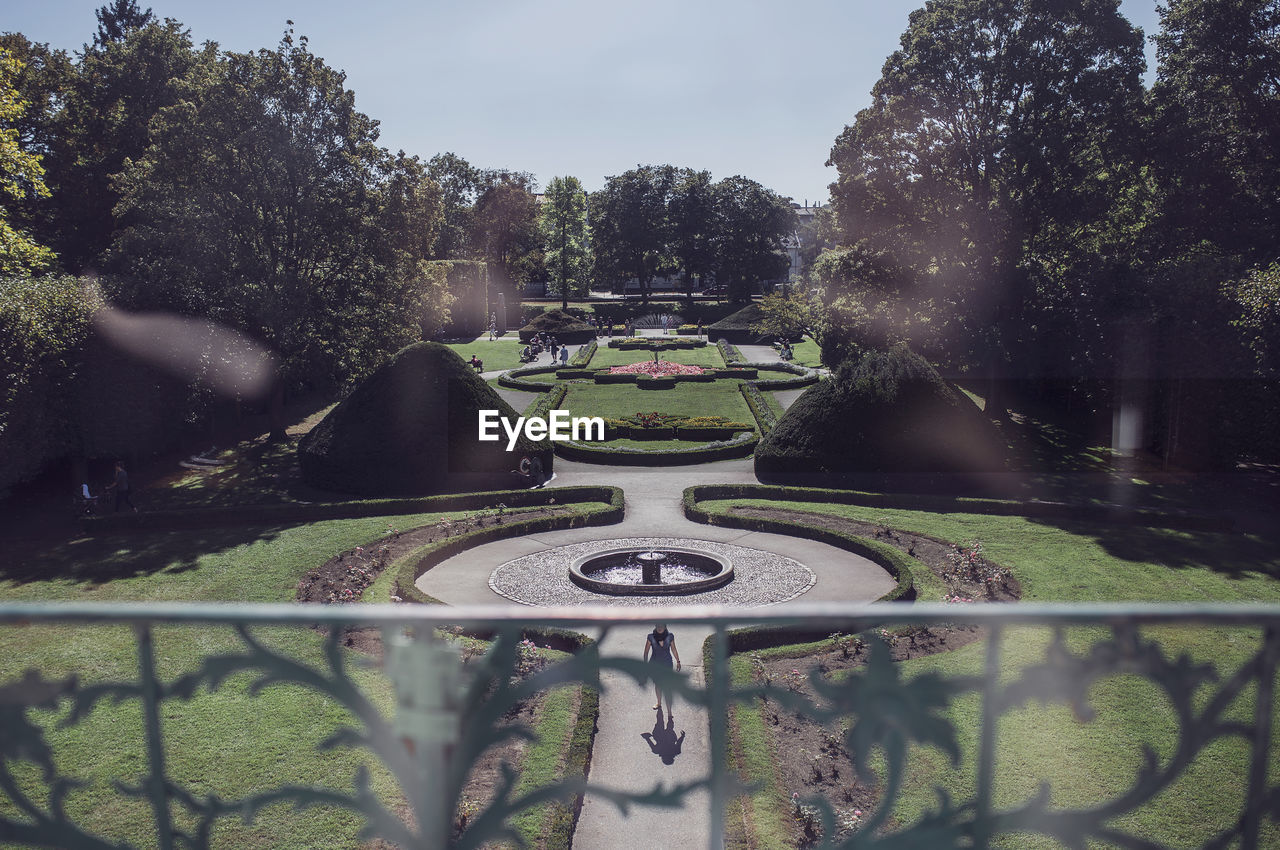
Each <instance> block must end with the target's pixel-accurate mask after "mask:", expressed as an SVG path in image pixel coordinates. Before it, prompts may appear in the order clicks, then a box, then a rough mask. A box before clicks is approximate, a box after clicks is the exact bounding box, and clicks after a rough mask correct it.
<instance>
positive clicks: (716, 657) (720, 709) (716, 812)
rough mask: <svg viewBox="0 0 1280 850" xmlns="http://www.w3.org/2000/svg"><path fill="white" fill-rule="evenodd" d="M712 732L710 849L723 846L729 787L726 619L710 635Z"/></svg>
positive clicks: (709, 704) (719, 849)
mask: <svg viewBox="0 0 1280 850" xmlns="http://www.w3.org/2000/svg"><path fill="white" fill-rule="evenodd" d="M707 697H708V699H707V714H708V717H707V719H708V720H709V721H710V727H711V729H710V732H711V834H710V835H709V836H708V838H707V841H708V843H707V846H708V847H709V848H710V850H723V848H724V811H725V806H726V805H728V802H729V800H728V796H729V795H728V790H729V728H728V727H729V636H728V634H727V633H726V632H725V627H724V623H723V622H717V623H716V624H715V631H714V632H712V635H711V681H710V683H709V684H708V688H707Z"/></svg>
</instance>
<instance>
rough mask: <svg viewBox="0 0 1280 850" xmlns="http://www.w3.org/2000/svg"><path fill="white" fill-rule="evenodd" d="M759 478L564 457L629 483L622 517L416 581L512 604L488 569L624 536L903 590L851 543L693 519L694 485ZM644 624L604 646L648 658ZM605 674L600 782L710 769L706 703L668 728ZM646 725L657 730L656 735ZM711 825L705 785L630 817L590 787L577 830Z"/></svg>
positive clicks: (678, 779) (595, 764)
mask: <svg viewBox="0 0 1280 850" xmlns="http://www.w3.org/2000/svg"><path fill="white" fill-rule="evenodd" d="M754 481H755V475H754V473H753V471H752V461H751V460H750V459H749V458H747V459H743V460H731V461H721V462H719V463H709V464H701V465H697V466H683V467H669V468H663V469H650V468H643V467H620V466H600V465H595V464H585V463H575V462H572V461H565V460H562V459H557V460H556V478H555V480H554V481H553V482H552V486H572V485H576V484H611V485H614V486H618V487H621V488H622V489H623V493H624V494H625V499H626V514H625V518H624V519H623V521H622V522H621V523H619V524H617V525H611V526H605V527H603V528H580V529H569V530H565V531H555V532H548V533H545V534H533V535H527V536H525V537H517V538H512V539H509V540H500V541H496V542H494V543H489V544H486V545H483V546H478V547H475V548H473V549H469V550H467V551H466V552H463V553H460V554H459V555H456V556H455V557H453V558H450V559H448V560H446V561H444V562H443V563H441V564H440V565H438V566H436V567H435V568H433V569H431V570H430V571H429V572H427V573H426V574H425V575H423V577H422V578H421V579H419V581H418V587H419V588H420V589H422V590H423V591H425V592H427V593H429V594H431V595H432V596H434V597H436V598H438V599H441V600H443V601H445V602H450V603H454V604H465V603H489V604H494V603H497V604H503V603H506V602H507V601H506V600H504V599H503V598H502V597H500V596H498V595H497V594H495V593H494V592H493V591H491V590H490V589H489V586H488V583H487V582H488V577H489V574H490V573H491V572H492V571H493V569H494V568H496V567H497V566H498V565H499V564H503V563H505V562H507V561H509V560H512V559H514V558H517V557H521V556H523V555H527V554H530V553H531V552H536V551H539V550H542V549H546V548H550V547H555V546H563V545H568V544H571V543H580V542H583V541H587V540H602V539H610V538H616V537H688V538H693V539H699V540H713V541H721V542H726V543H729V542H731V543H734V544H735V545H739V546H747V547H750V548H754V549H763V550H766V551H770V552H776V553H778V554H781V555H786V556H787V557H790V558H794V559H795V560H797V561H800V562H801V563H803V564H805V565H806V566H808V567H809V568H810V569H811V570H813V572H814V574H815V575H816V577H817V582H816V584H815V585H814V587H813V589H812V590H810V591H809V592H808V593H807V594H805V595H804V596H802V597H800V598H801V599H810V600H811V599H814V598H819V599H824V600H850V601H868V600H872V599H876V598H878V597H880V596H881V595H883V594H884V593H886V592H888V591H889V590H890V589H891V588H892V587H893V579H892V578H890V577H889V575H888V574H887V573H885V571H884V570H882V569H881V568H880V567H878V566H876V565H875V564H873V563H871V562H870V561H867V560H866V559H863V558H859V557H857V556H855V555H852V554H850V553H849V552H845V551H844V550H842V549H836V548H834V547H831V546H827V545H825V544H822V543H816V542H814V541H810V540H801V539H799V538H794V537H786V536H784V535H778V534H766V533H763V532H752V531H742V530H740V529H732V528H722V527H718V526H707V525H701V524H698V523H694V522H691V521H690V520H688V519H686V518H685V516H684V513H683V510H682V508H681V496H682V494H683V492H684V489H685V488H686V487H688V486H690V485H692V484H712V483H735V482H737V483H753V482H754ZM507 604H510V603H507ZM602 604H607V603H602ZM783 604H786V603H783ZM660 610H661V607H660V606H655V615H657V613H658V611H660ZM673 631H676V630H675V629H673ZM646 632H647V629H646V628H639V627H631V628H620V629H615V630H611V631H610V632H609V634H608V635H607V636H606V637H605V639H604V641H603V644H602V648H603V649H604V650H605V652H606V654H611V655H612V654H617V655H635V656H637V657H638V656H640V655H641V654H642V652H643V649H644V635H645V633H646ZM709 634H710V631H709V630H708V629H705V628H688V627H685V628H682V629H680V630H679V631H678V634H677V646H678V648H679V651H680V656H681V659H682V661H684V669H685V671H686V672H687V673H689V675H690V676H691V678H692V679H693V681H694V682H695V683H698V684H701V682H702V681H703V675H704V671H703V670H702V666H701V665H702V644H703V642H704V641H705V640H706V638H707V636H708V635H709ZM602 683H603V686H604V688H603V691H602V693H601V700H600V720H599V724H598V731H597V734H596V739H595V745H594V748H593V751H592V760H591V773H590V780H591V781H592V782H593V783H595V784H599V785H602V786H606V787H610V788H618V789H625V790H630V791H648V790H651V789H653V787H654V786H655V784H657V783H659V782H661V783H663V784H665V785H667V786H670V785H671V784H673V783H692V782H696V781H698V780H699V779H702V778H704V777H705V776H707V774H708V772H709V768H710V752H709V746H710V743H709V740H708V733H707V719H706V714H705V711H704V710H702V709H697V708H694V707H692V706H688V705H683V704H681V703H679V702H678V701H677V703H676V705H675V706H674V712H673V713H674V722H673V724H672V725H671V726H670V727H669V728H668V726H667V721H668V720H670V718H666V717H664V718H663V726H662V727H660V728H659V727H657V726H656V723H657V713H656V712H655V711H653V710H652V708H651V706H652V705H653V691H652V689H651V688H649V687H644V688H639V687H637V686H636V685H635V683H634V682H632V681H631V680H630V679H626V678H623V677H619V676H616V675H605V676H603V677H602ZM645 733H648V736H649V737H647V738H646V737H645ZM682 734H683V737H681V736H682ZM677 748H678V751H677ZM655 749H656V752H655ZM668 761H669V762H670V763H667V762H668ZM709 829H710V817H709V797H708V796H707V795H706V794H704V793H699V794H695V795H691V796H689V797H688V798H686V800H685V804H684V806H683V807H682V808H680V809H677V810H669V809H658V808H653V807H632V808H631V809H630V811H629V812H628V814H627V815H623V814H621V813H620V812H619V811H618V810H617V809H616V808H615V807H614V806H613V805H612V804H611V803H608V802H606V801H604V800H601V799H600V798H598V797H593V796H588V797H587V799H586V801H585V802H584V805H583V808H582V814H581V817H580V819H579V822H578V828H577V831H576V832H575V835H574V847H575V848H576V850H613V848H618V847H645V846H649V845H652V844H654V843H666V844H687V845H690V846H693V847H699V846H702V845H703V844H704V843H705V841H706V836H707V833H708V830H709Z"/></svg>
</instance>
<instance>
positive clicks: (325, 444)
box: [298, 342, 552, 496]
mask: <svg viewBox="0 0 1280 850" xmlns="http://www.w3.org/2000/svg"><path fill="white" fill-rule="evenodd" d="M486 409H487V410H497V411H498V415H499V416H505V417H508V418H509V419H510V420H511V421H512V422H514V421H515V419H516V417H517V416H518V414H517V413H516V412H515V411H514V410H513V409H512V408H511V405H509V404H507V403H506V402H505V401H503V400H502V398H501V397H500V396H499V395H498V394H497V393H496V392H494V390H493V388H492V387H490V386H489V385H488V384H486V383H485V382H484V380H483V379H481V378H480V376H479V375H477V374H476V373H475V370H474V369H472V368H471V367H470V366H469V365H467V363H466V362H464V361H463V359H462V358H461V357H459V356H458V355H457V354H455V353H454V352H452V351H451V350H449V349H448V348H446V347H445V346H443V345H440V344H439V343H435V342H420V343H417V344H415V345H411V346H409V347H408V348H404V349H402V350H401V351H399V352H398V353H397V354H396V355H395V356H394V357H392V358H391V360H390V361H388V362H387V363H385V364H384V365H383V366H382V367H381V368H379V369H378V370H377V371H375V372H374V373H373V374H372V375H370V376H369V377H368V378H366V379H365V380H364V381H363V382H362V383H361V384H360V385H359V386H357V387H356V389H355V390H354V391H353V392H352V393H351V395H349V396H348V397H347V398H346V399H344V400H343V401H342V402H341V403H340V404H338V405H337V406H336V407H334V408H333V410H331V411H329V413H328V415H326V416H325V417H324V419H322V420H321V421H320V423H319V424H318V425H316V427H315V428H313V429H312V430H311V432H310V433H309V434H307V435H306V436H305V437H303V439H302V440H301V442H299V444H298V460H299V462H300V464H301V467H302V476H303V478H304V479H305V480H306V481H307V483H309V484H311V485H313V486H315V487H321V488H324V489H327V490H339V491H342V492H349V493H360V494H363V495H370V496H399V495H416V494H426V493H439V492H458V491H468V490H471V491H475V490H487V489H505V488H510V487H520V486H526V485H527V483H528V482H527V479H525V478H524V477H523V476H520V475H517V474H514V473H513V470H515V469H517V468H518V466H519V463H520V459H521V458H522V457H526V456H528V457H532V456H534V455H536V456H538V457H540V458H541V459H542V464H543V468H544V470H545V472H546V473H547V474H550V471H551V464H552V452H551V450H550V444H549V443H546V442H542V443H535V442H533V441H531V440H528V439H526V438H524V437H521V438H520V440H519V442H518V443H517V445H516V446H515V448H514V449H513V450H512V451H510V452H508V451H507V450H506V448H507V439H506V436H505V434H504V435H503V436H502V439H500V440H498V441H497V442H481V441H480V439H479V427H478V423H479V411H480V410H486Z"/></svg>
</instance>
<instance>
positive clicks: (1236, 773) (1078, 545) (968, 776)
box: [703, 501, 1280, 849]
mask: <svg viewBox="0 0 1280 850" xmlns="http://www.w3.org/2000/svg"><path fill="white" fill-rule="evenodd" d="M703 504H704V506H706V507H727V506H728V505H730V504H777V503H765V502H755V503H751V502H741V501H734V502H708V503H703ZM787 506H788V507H795V508H799V509H802V510H811V511H815V512H822V513H833V514H837V515H840V516H847V517H852V518H857V519H861V520H864V521H873V522H881V521H883V522H887V523H888V524H889V525H890V526H892V527H894V528H898V529H902V530H906V531H914V532H918V533H922V534H928V535H930V536H934V537H938V538H941V539H944V540H951V541H969V540H973V539H980V540H981V541H982V543H983V546H984V550H985V554H986V556H987V557H989V558H990V559H991V560H992V561H995V562H997V563H1000V564H1003V565H1004V566H1007V567H1010V568H1011V569H1012V570H1013V571H1014V573H1015V575H1016V576H1017V577H1018V579H1019V580H1020V581H1021V582H1022V586H1023V590H1024V599H1026V600H1028V601H1063V602H1087V601H1118V600H1131V601H1142V602H1156V601H1175V602H1203V601H1222V602H1245V601H1261V602H1277V601H1280V582H1277V581H1276V578H1277V577H1278V576H1280V539H1277V538H1276V537H1275V536H1272V537H1261V536H1256V535H1242V534H1213V533H1206V532H1185V531H1173V530H1167V529H1149V528H1130V527H1122V526H1101V525H1089V524H1082V523H1068V522H1056V521H1055V522H1047V521H1043V520H1040V521H1035V520H1031V519H1026V518H1021V517H992V516H977V515H968V514H946V515H937V514H927V513H921V512H914V511H894V510H883V509H877V508H862V507H856V506H839V505H824V504H816V503H787ZM1145 633H1146V634H1148V635H1151V636H1155V637H1158V638H1159V640H1160V641H1161V643H1162V645H1163V649H1164V652H1165V654H1166V655H1168V656H1170V657H1173V656H1176V655H1178V654H1180V653H1184V652H1185V653H1186V654H1187V655H1188V656H1189V657H1190V658H1192V659H1194V660H1195V661H1198V662H1212V663H1214V664H1216V665H1218V669H1219V671H1220V672H1223V673H1229V672H1230V671H1232V670H1234V669H1236V668H1238V667H1239V666H1240V665H1241V664H1243V663H1245V662H1246V661H1247V660H1248V659H1249V657H1250V656H1251V654H1252V652H1253V651H1255V650H1256V648H1257V644H1258V640H1257V634H1256V633H1255V632H1250V631H1247V630H1233V629H1207V628H1183V629H1174V628H1161V629H1149V630H1147V631H1146V632H1145ZM1104 636H1105V635H1104V633H1103V632H1102V631H1101V630H1098V629H1077V630H1073V631H1071V632H1069V633H1068V645H1069V646H1070V647H1071V648H1072V649H1073V650H1074V651H1076V652H1083V651H1085V650H1086V648H1087V647H1088V646H1089V645H1090V644H1091V643H1092V642H1093V641H1095V640H1098V639H1100V638H1102V637H1104ZM1048 638H1049V636H1048V635H1047V634H1046V633H1045V631H1044V630H1043V629H1034V628H1016V629H1010V630H1009V631H1008V632H1007V634H1006V637H1005V639H1004V641H1003V642H1002V668H1003V670H1004V671H1005V674H1006V676H1012V675H1013V674H1014V673H1015V672H1016V671H1017V670H1019V669H1020V668H1023V667H1025V666H1027V665H1029V664H1032V663H1036V662H1038V661H1040V660H1042V659H1043V654H1044V649H1045V646H1046V645H1047V642H1048ZM983 661H984V648H983V646H982V645H981V644H972V645H970V646H968V647H965V648H963V649H961V650H959V651H956V652H951V653H944V654H940V655H935V656H931V657H927V658H922V659H918V660H916V661H911V662H905V663H903V664H902V665H901V668H902V671H903V674H904V675H908V676H915V675H920V674H923V673H927V672H930V671H934V670H937V671H941V672H943V673H945V674H946V675H948V676H957V675H979V674H980V673H981V671H982V666H983ZM1211 691H1212V688H1210V687H1205V688H1202V689H1201V690H1200V691H1198V692H1197V693H1196V694H1195V697H1196V703H1197V705H1198V707H1201V708H1203V706H1204V705H1205V704H1206V703H1207V701H1208V699H1209V695H1210V692H1211ZM1090 701H1091V705H1092V706H1093V708H1094V709H1096V711H1097V718H1096V719H1095V720H1093V721H1092V722H1088V723H1084V722H1079V721H1077V720H1076V719H1075V718H1074V717H1073V716H1072V713H1071V712H1070V710H1069V709H1067V708H1065V707H1064V706H1062V705H1060V704H1053V705H1050V706H1048V707H1045V706H1041V705H1040V704H1038V703H1032V704H1031V705H1030V706H1029V707H1027V708H1023V709H1018V710H1016V711H1014V712H1012V713H1010V714H1007V715H1005V716H1003V717H1002V718H1001V721H1000V724H999V738H998V749H997V762H996V765H997V769H996V774H995V775H996V779H995V787H994V799H995V803H996V805H997V806H1014V805H1016V804H1018V803H1020V802H1022V801H1025V800H1026V799H1027V798H1028V797H1030V796H1031V795H1032V794H1033V793H1034V792H1035V791H1036V789H1037V788H1038V786H1039V783H1040V782H1041V781H1042V779H1049V780H1050V781H1051V783H1052V789H1053V797H1052V799H1053V802H1054V804H1055V805H1069V806H1082V805H1088V804H1091V803H1097V802H1099V801H1103V800H1106V799H1109V798H1113V797H1116V796H1118V795H1119V794H1120V793H1122V791H1123V790H1124V789H1126V788H1127V787H1128V786H1129V784H1130V783H1131V782H1132V780H1133V777H1134V776H1135V774H1136V771H1137V770H1138V768H1139V767H1140V765H1141V763H1142V746H1143V745H1144V744H1149V745H1150V746H1151V747H1152V748H1153V749H1154V750H1155V752H1156V753H1157V754H1158V755H1159V756H1160V757H1161V758H1162V759H1166V760H1167V758H1168V757H1169V755H1170V754H1171V753H1172V751H1173V746H1174V744H1175V743H1176V741H1177V730H1178V726H1177V721H1176V716H1175V714H1174V712H1173V710H1172V708H1171V707H1170V704H1169V702H1168V700H1167V698H1165V697H1164V696H1163V694H1162V692H1160V691H1159V690H1158V689H1157V688H1156V687H1155V686H1154V685H1153V684H1151V683H1150V682H1149V681H1147V680H1144V679H1139V678H1137V677H1123V678H1109V679H1105V680H1103V681H1101V682H1099V683H1098V684H1096V685H1095V686H1094V687H1093V688H1092V690H1091V691H1090ZM1231 715H1232V717H1233V718H1234V719H1239V720H1244V721H1246V722H1248V718H1249V717H1251V716H1252V697H1251V696H1249V695H1248V694H1246V695H1245V696H1244V697H1242V698H1241V699H1239V700H1237V704H1235V705H1233V706H1232V711H1231ZM945 716H946V717H947V719H948V720H950V721H951V722H952V723H953V724H954V726H955V728H956V729H957V731H958V733H959V743H960V746H961V750H962V755H963V757H962V761H961V767H959V768H954V767H952V766H951V765H950V763H949V761H948V759H947V758H946V757H944V756H942V755H941V754H940V753H939V752H937V751H936V750H933V749H917V750H915V751H913V755H912V758H911V761H910V764H909V773H908V777H907V787H906V789H905V791H904V793H903V795H902V797H901V798H900V802H899V805H898V807H897V809H896V810H895V812H894V815H895V817H897V818H899V819H900V820H901V821H902V822H904V823H910V822H912V821H915V820H916V819H918V818H919V817H920V816H921V815H922V814H923V813H925V812H927V811H929V810H930V809H933V808H936V806H937V796H936V792H935V790H934V789H935V787H942V788H946V789H949V791H950V792H951V793H952V794H953V797H959V798H960V799H961V800H963V799H965V798H966V797H967V796H968V795H969V794H971V793H972V790H973V788H974V784H975V783H974V773H973V771H974V765H975V751H976V747H977V730H978V727H979V722H978V721H979V716H980V706H979V703H978V699H977V697H976V696H972V695H970V696H966V697H964V698H961V699H959V700H957V701H956V702H955V703H954V704H953V705H952V706H951V707H950V708H949V709H948V710H947V711H946V712H945ZM1277 717H1278V718H1280V711H1278V712H1277ZM1276 728H1280V727H1276ZM1278 743H1280V741H1278ZM1271 770H1272V775H1273V777H1274V776H1275V775H1276V774H1277V773H1278V772H1280V754H1278V750H1277V748H1276V747H1273V749H1272V763H1271ZM1247 773H1248V753H1247V749H1246V748H1245V747H1244V746H1243V745H1242V744H1241V743H1240V742H1239V739H1238V738H1237V739H1230V740H1227V741H1224V742H1220V743H1218V744H1215V745H1214V746H1212V747H1211V748H1210V749H1209V750H1208V751H1207V752H1206V753H1204V754H1202V755H1201V756H1200V757H1199V758H1198V759H1196V760H1195V761H1194V762H1193V763H1192V765H1191V766H1190V768H1189V769H1188V770H1187V772H1186V773H1185V774H1184V775H1183V776H1182V777H1181V778H1180V779H1179V780H1177V781H1176V782H1175V783H1174V784H1173V785H1172V786H1171V787H1170V788H1169V789H1168V790H1167V791H1166V792H1164V793H1163V794H1162V795H1161V796H1160V797H1158V798H1157V799H1156V801H1155V802H1153V803H1151V804H1149V805H1147V806H1146V807H1144V808H1142V809H1140V810H1139V811H1138V812H1136V813H1134V814H1131V815H1126V816H1125V817H1124V818H1122V819H1120V820H1118V821H1116V825H1117V826H1121V827H1123V828H1125V829H1126V830H1128V831H1132V832H1135V833H1137V834H1139V835H1141V836H1143V837H1144V838H1147V839H1150V840H1154V841H1160V842H1166V843H1167V844H1168V845H1169V846H1187V845H1189V844H1194V845H1195V846H1199V845H1200V843H1202V842H1203V841H1204V840H1205V838H1206V837H1207V835H1208V834H1209V832H1208V829H1209V825H1214V826H1216V827H1222V826H1225V825H1226V821H1227V819H1228V818H1230V817H1234V815H1235V814H1236V813H1237V811H1238V805H1239V803H1240V801H1241V800H1243V799H1244V794H1245V777H1246V776H1247ZM790 790H791V789H784V791H785V792H788V793H789V791H790ZM1000 846H1003V847H1011V848H1019V849H1020V848H1049V847H1058V846H1059V845H1058V844H1056V843H1054V842H1051V841H1046V840H1043V839H1038V838H1031V837H1027V836H1019V837H1017V838H1016V839H1007V840H1006V841H1005V842H1004V843H1002V844H1001V845H1000ZM1261 846H1280V830H1278V829H1277V828H1276V827H1275V825H1274V824H1272V825H1269V826H1268V827H1266V828H1264V836H1263V839H1262V845H1261Z"/></svg>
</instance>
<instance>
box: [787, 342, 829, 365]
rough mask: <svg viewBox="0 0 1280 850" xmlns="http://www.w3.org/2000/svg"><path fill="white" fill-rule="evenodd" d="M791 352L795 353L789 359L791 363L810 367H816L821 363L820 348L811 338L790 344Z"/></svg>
mask: <svg viewBox="0 0 1280 850" xmlns="http://www.w3.org/2000/svg"><path fill="white" fill-rule="evenodd" d="M791 352H792V353H793V354H794V355H795V357H794V358H793V359H792V361H791V362H792V363H795V364H797V365H800V366H808V367H810V368H817V367H818V366H821V365H822V349H821V348H819V347H818V344H817V343H816V342H814V341H813V340H812V339H805V340H804V341H803V342H797V343H796V344H795V345H793V346H791Z"/></svg>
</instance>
